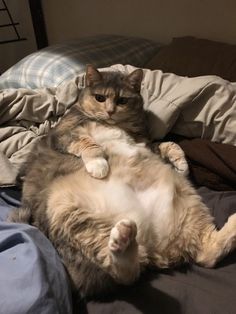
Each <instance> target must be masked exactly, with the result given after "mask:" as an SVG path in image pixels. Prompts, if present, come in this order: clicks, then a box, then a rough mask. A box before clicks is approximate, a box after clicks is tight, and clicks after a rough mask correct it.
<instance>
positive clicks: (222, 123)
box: [0, 65, 236, 185]
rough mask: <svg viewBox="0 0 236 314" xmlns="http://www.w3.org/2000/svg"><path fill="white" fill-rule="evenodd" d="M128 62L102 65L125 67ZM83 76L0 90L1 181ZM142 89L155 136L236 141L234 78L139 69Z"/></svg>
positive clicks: (10, 178) (10, 176)
mask: <svg viewBox="0 0 236 314" xmlns="http://www.w3.org/2000/svg"><path fill="white" fill-rule="evenodd" d="M134 69H135V68H134V67H132V66H129V65H127V66H123V65H114V66H112V67H110V68H107V69H103V70H109V71H112V70H119V71H123V72H126V73H130V72H131V71H133V70H134ZM82 85H83V77H82V76H81V77H76V78H75V79H74V80H72V81H69V82H66V83H64V84H63V85H61V86H59V87H57V88H54V89H40V90H27V89H17V90H14V89H8V90H3V91H1V92H0V127H1V128H0V185H9V184H14V181H15V176H16V174H17V171H18V169H19V167H20V166H21V165H22V163H23V162H24V161H25V159H26V157H27V154H28V153H29V151H30V150H31V149H32V145H33V143H35V141H37V140H38V139H39V138H40V137H41V136H43V135H45V134H46V133H47V132H48V130H49V128H50V127H52V126H54V125H55V124H56V123H57V122H58V119H59V118H60V117H61V116H63V115H64V113H65V112H66V110H67V109H68V108H70V107H71V105H73V104H74V103H75V102H76V100H77V96H78V88H81V87H82ZM142 95H143V98H144V102H145V108H146V109H147V110H149V111H150V117H149V119H150V121H149V126H150V130H151V135H152V137H153V138H154V139H161V138H163V137H164V136H165V135H166V134H167V133H168V132H169V131H172V132H174V133H177V134H180V135H183V136H186V137H194V138H196V137H200V138H205V139H211V140H212V141H215V142H221V143H228V144H232V145H236V84H235V83H229V82H228V81H225V80H223V79H221V78H219V77H216V76H202V77H196V78H187V77H180V76H177V75H174V74H168V73H162V72H161V71H158V70H155V71H150V70H147V69H144V79H143V82H142Z"/></svg>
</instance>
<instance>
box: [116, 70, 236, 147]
mask: <svg viewBox="0 0 236 314" xmlns="http://www.w3.org/2000/svg"><path fill="white" fill-rule="evenodd" d="M112 68H113V69H117V70H121V71H125V72H126V73H129V72H131V71H132V70H133V69H134V68H133V67H131V66H129V65H127V66H122V65H115V66H112ZM142 94H143V97H144V101H145V108H146V109H147V110H149V111H151V113H153V114H154V115H150V124H149V125H150V129H151V134H152V137H153V138H154V139H161V138H163V137H164V136H165V135H166V134H167V133H168V132H169V131H171V132H173V133H176V134H179V135H183V136H186V137H193V138H196V137H199V138H204V139H209V140H212V141H214V142H220V143H228V144H232V145H236V83H230V82H228V81H226V80H223V79H221V78H220V77H218V76H199V77H195V78H188V77H181V76H178V75H175V74H170V73H163V72H162V71H158V70H155V71H151V70H147V69H146V70H144V80H143V84H142Z"/></svg>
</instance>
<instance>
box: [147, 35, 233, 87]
mask: <svg viewBox="0 0 236 314" xmlns="http://www.w3.org/2000/svg"><path fill="white" fill-rule="evenodd" d="M146 67H147V68H150V69H151V70H155V69H160V70H162V71H163V72H170V73H175V74H177V75H181V76H189V77H194V76H201V75H218V76H220V77H222V78H224V79H226V80H229V81H231V82H235V81H236V45H230V44H226V43H220V42H216V41H211V40H207V39H198V38H194V37H180V38H174V39H173V40H172V42H171V43H170V44H169V45H167V46H165V47H163V48H162V49H161V50H160V51H159V52H158V53H157V54H156V55H155V56H154V57H153V58H152V59H151V60H150V62H148V63H147V65H146Z"/></svg>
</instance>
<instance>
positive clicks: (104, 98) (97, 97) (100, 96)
mask: <svg viewBox="0 0 236 314" xmlns="http://www.w3.org/2000/svg"><path fill="white" fill-rule="evenodd" d="M94 97H95V99H96V100H97V101H98V102H104V101H105V100H106V96H104V95H100V94H95V95H94Z"/></svg>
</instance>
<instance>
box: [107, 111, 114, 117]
mask: <svg viewBox="0 0 236 314" xmlns="http://www.w3.org/2000/svg"><path fill="white" fill-rule="evenodd" d="M114 112H115V110H107V113H108V115H109V116H112V115H113V113H114Z"/></svg>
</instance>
